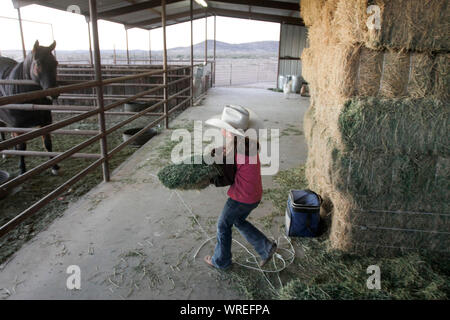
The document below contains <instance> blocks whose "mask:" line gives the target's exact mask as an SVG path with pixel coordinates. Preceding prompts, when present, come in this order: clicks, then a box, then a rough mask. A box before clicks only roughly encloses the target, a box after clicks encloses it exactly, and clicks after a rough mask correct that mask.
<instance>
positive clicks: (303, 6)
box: [300, 0, 326, 26]
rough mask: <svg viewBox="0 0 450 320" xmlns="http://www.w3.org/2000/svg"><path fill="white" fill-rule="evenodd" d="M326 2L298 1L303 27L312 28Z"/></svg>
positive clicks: (316, 0) (323, 0) (318, 0)
mask: <svg viewBox="0 0 450 320" xmlns="http://www.w3.org/2000/svg"><path fill="white" fill-rule="evenodd" d="M325 2H326V0H300V15H301V17H302V19H303V21H304V22H305V25H307V26H312V25H313V24H314V22H316V21H317V20H319V18H320V15H321V12H322V7H323V6H324V5H325Z"/></svg>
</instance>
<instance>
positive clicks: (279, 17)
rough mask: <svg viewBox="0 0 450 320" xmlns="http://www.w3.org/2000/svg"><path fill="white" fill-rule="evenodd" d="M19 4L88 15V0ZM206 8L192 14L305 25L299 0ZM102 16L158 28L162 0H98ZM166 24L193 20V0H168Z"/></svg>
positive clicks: (219, 0)
mask: <svg viewBox="0 0 450 320" xmlns="http://www.w3.org/2000/svg"><path fill="white" fill-rule="evenodd" d="M12 1H13V3H14V4H15V5H16V6H17V4H18V3H20V6H22V7H23V6H26V5H30V4H38V5H42V6H46V7H51V8H54V9H59V10H65V11H66V10H67V9H68V8H69V6H73V5H76V6H78V7H79V8H80V9H81V14H83V15H85V16H86V17H89V1H88V0H21V1H18V0H12ZM206 2H207V4H208V7H207V8H203V7H202V6H200V5H198V4H197V3H196V2H195V1H194V7H193V18H194V19H199V18H204V17H205V13H206V14H207V15H208V16H212V15H216V16H225V17H232V18H243V19H252V20H259V21H269V22H278V23H286V24H293V25H304V24H303V20H302V19H301V18H300V7H299V2H300V1H299V0H282V1H279V0H214V1H209V0H207V1H206ZM97 8H98V17H99V18H100V19H104V20H108V21H112V22H117V23H121V24H124V25H125V27H127V28H136V27H137V28H142V29H147V30H150V29H155V28H159V27H161V0H97ZM166 17H167V18H166V19H167V20H166V21H167V22H166V25H173V24H177V23H181V22H186V21H189V20H190V0H181V1H180V0H166Z"/></svg>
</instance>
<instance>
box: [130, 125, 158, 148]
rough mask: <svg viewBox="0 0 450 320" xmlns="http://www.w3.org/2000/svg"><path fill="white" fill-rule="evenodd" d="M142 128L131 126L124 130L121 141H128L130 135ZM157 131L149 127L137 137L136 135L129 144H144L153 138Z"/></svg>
mask: <svg viewBox="0 0 450 320" xmlns="http://www.w3.org/2000/svg"><path fill="white" fill-rule="evenodd" d="M142 129H143V128H131V129H128V130H125V131H124V132H123V134H122V137H123V141H128V140H129V139H130V138H131V137H132V136H134V135H135V134H136V133H138V132H139V131H141V130H142ZM157 133H158V132H157V131H156V130H155V129H153V128H150V129H148V130H147V131H146V132H144V133H143V134H141V135H140V136H139V137H137V138H136V139H135V140H134V141H133V142H131V143H130V145H132V146H138V147H140V146H142V145H144V144H145V143H146V142H147V141H148V140H150V139H151V138H153V137H154V136H155V135H156V134H157Z"/></svg>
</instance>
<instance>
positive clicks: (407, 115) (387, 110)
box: [339, 98, 450, 156]
mask: <svg viewBox="0 0 450 320" xmlns="http://www.w3.org/2000/svg"><path fill="white" fill-rule="evenodd" d="M449 119H450V109H449V108H448V106H446V104H444V103H442V102H440V101H438V100H435V99H430V98H423V99H409V98H407V99H398V98H397V99H379V98H355V99H351V100H349V101H348V102H347V103H346V104H345V105H344V108H343V109H342V112H341V114H340V118H339V128H340V133H341V134H342V136H343V140H344V142H345V148H346V150H350V151H351V150H370V151H371V152H378V153H383V154H384V153H390V154H428V155H444V156H450V146H449V144H448V137H449V136H450V120H449Z"/></svg>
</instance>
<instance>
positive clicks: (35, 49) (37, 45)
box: [33, 40, 39, 53]
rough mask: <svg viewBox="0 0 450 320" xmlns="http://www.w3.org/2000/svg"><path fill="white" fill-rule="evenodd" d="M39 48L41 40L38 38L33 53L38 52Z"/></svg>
mask: <svg viewBox="0 0 450 320" xmlns="http://www.w3.org/2000/svg"><path fill="white" fill-rule="evenodd" d="M38 48H39V40H36V42H35V43H34V46H33V53H36V51H37V49H38Z"/></svg>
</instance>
